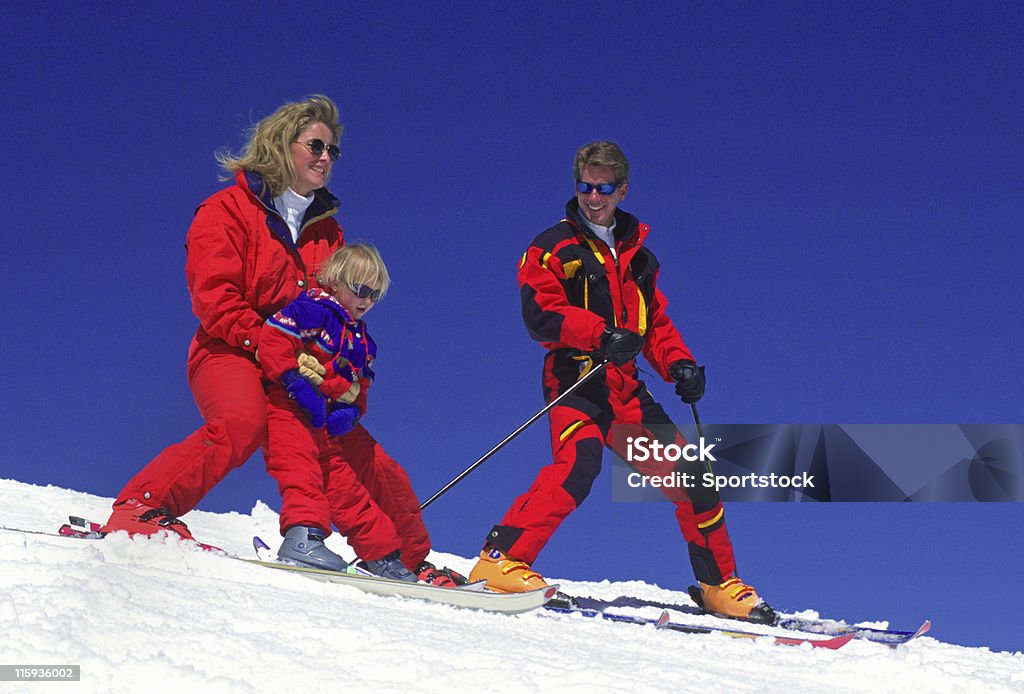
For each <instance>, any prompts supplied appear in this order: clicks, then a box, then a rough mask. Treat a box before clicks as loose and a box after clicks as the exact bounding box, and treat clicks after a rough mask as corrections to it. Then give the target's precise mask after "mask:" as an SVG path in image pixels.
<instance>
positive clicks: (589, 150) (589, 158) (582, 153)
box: [572, 140, 629, 183]
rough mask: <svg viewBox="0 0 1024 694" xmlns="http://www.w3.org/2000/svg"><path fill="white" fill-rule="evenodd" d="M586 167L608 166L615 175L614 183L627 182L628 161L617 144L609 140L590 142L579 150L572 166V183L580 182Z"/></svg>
mask: <svg viewBox="0 0 1024 694" xmlns="http://www.w3.org/2000/svg"><path fill="white" fill-rule="evenodd" d="M588 166H610V167H612V171H613V172H614V173H615V182H616V183H625V182H626V181H628V180H629V159H626V155H625V154H623V153H622V150H621V149H619V146H618V145H617V144H615V143H614V142H611V141H609V140H599V141H598V142H591V143H590V144H589V145H583V146H582V147H580V148H579V150H578V151H577V152H576V159H575V160H574V161H573V164H572V178H573V182H574V183H575V182H576V181H578V180H580V176H582V175H583V169H585V168H587V167H588Z"/></svg>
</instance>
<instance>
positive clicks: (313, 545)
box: [277, 525, 348, 573]
mask: <svg viewBox="0 0 1024 694" xmlns="http://www.w3.org/2000/svg"><path fill="white" fill-rule="evenodd" d="M277 559H278V561H282V562H284V563H285V564H298V565H299V566H310V567H312V568H314V569H327V570H328V571H340V572H342V573H345V572H346V571H347V570H348V562H346V561H345V560H344V559H342V558H341V557H339V556H338V555H337V554H335V553H334V552H332V551H331V550H329V549H327V546H326V545H324V533H323V531H322V530H320V528H312V527H309V526H305V525H296V526H293V527H291V528H288V532H286V533H285V534H284V542H282V543H281V549H279V550H277Z"/></svg>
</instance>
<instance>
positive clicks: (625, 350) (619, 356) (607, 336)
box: [599, 328, 644, 366]
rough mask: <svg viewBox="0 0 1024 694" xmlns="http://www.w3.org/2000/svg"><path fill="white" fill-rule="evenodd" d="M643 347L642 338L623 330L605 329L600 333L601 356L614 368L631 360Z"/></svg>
mask: <svg viewBox="0 0 1024 694" xmlns="http://www.w3.org/2000/svg"><path fill="white" fill-rule="evenodd" d="M643 346H644V338H642V337H640V336H639V335H637V334H636V333H635V332H633V331H632V330H626V329H625V328H605V329H604V332H603V333H601V346H600V348H599V349H600V352H601V355H602V356H604V357H605V358H606V359H608V360H609V361H610V362H611V363H613V364H615V365H616V366H622V365H623V364H626V363H628V362H630V361H632V360H633V357H635V356H636V355H637V354H639V352H640V350H641V349H642V348H643Z"/></svg>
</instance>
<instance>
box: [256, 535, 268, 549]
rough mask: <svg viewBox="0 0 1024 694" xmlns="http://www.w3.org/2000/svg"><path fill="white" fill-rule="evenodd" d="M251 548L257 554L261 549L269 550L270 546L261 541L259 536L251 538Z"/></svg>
mask: <svg viewBox="0 0 1024 694" xmlns="http://www.w3.org/2000/svg"><path fill="white" fill-rule="evenodd" d="M252 548H253V549H255V550H256V551H257V552H259V551H260V550H261V549H270V545H268V544H267V543H266V542H264V541H263V538H262V537H260V536H259V535H253V536H252Z"/></svg>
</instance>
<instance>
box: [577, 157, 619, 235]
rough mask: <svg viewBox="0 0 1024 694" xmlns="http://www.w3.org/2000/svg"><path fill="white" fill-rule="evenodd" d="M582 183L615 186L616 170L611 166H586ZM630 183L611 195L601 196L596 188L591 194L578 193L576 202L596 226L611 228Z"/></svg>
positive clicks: (581, 177)
mask: <svg viewBox="0 0 1024 694" xmlns="http://www.w3.org/2000/svg"><path fill="white" fill-rule="evenodd" d="M580 182H582V183H587V184H590V185H591V186H594V185H598V184H601V183H611V184H613V185H614V184H615V170H614V169H612V167H610V166H584V167H583V171H582V172H581V173H580ZM628 189H629V183H627V182H625V181H624V182H623V183H622V185H620V186H619V187H617V188H616V189H615V190H614V191H612V193H611V194H609V195H601V193H599V192H598V191H597V189H596V188H594V189H593V190H591V191H590V192H589V193H581V192H580V191H579V190H577V191H576V200H577V202H579V204H580V210H581V211H582V212H583V214H584V216H585V217H586V218H587V219H589V220H590V221H591V222H593V223H594V224H599V225H600V226H603V227H606V226H611V223H612V220H613V219H615V210H616V209H617V208H618V206H619V201H621V200H622V199H623V198H624V197H626V191H627V190H628Z"/></svg>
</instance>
